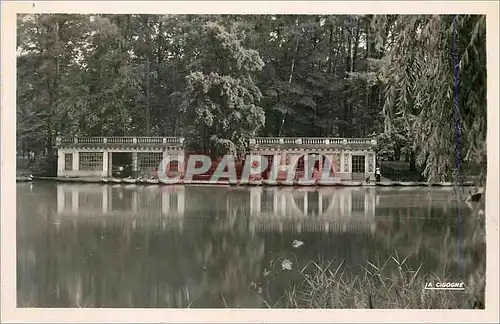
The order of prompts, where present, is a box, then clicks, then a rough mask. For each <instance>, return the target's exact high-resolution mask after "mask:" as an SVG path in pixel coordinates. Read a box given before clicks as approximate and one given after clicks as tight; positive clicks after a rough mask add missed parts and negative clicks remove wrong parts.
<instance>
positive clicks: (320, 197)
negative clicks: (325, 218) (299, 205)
mask: <svg viewBox="0 0 500 324" xmlns="http://www.w3.org/2000/svg"><path fill="white" fill-rule="evenodd" d="M322 214H323V194H322V193H321V192H318V215H322Z"/></svg>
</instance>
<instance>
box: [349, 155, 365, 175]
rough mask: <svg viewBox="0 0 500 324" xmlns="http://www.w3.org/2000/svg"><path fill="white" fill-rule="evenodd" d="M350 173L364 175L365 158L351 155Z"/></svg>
mask: <svg viewBox="0 0 500 324" xmlns="http://www.w3.org/2000/svg"><path fill="white" fill-rule="evenodd" d="M352 172H353V173H365V156H364V155H353V156H352Z"/></svg>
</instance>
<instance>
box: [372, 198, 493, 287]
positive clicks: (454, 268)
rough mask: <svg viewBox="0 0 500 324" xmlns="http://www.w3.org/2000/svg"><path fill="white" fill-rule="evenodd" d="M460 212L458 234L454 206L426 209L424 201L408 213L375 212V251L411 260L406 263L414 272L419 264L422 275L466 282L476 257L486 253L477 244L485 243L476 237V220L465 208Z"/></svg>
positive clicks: (475, 262) (480, 237)
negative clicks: (461, 219) (395, 254)
mask: <svg viewBox="0 0 500 324" xmlns="http://www.w3.org/2000/svg"><path fill="white" fill-rule="evenodd" d="M460 208H461V213H462V218H463V223H462V225H461V227H462V228H463V230H462V233H461V234H460V233H459V227H460V226H459V225H458V222H457V214H458V206H457V205H456V203H449V204H447V205H443V206H426V202H425V201H423V202H422V206H421V207H420V208H411V209H408V210H405V209H393V208H378V209H377V215H378V218H377V231H376V232H375V242H376V243H375V244H376V249H377V250H379V251H387V252H388V253H391V250H392V252H397V253H398V254H399V256H402V258H405V257H406V256H410V258H409V259H408V260H409V262H412V263H413V267H414V268H417V267H418V266H419V265H420V264H422V269H421V270H422V271H421V273H425V272H431V271H432V272H434V273H435V274H437V275H439V276H441V277H442V278H446V277H451V278H457V277H458V278H460V279H462V280H466V279H467V277H468V274H470V273H472V272H473V271H474V268H475V265H477V264H478V262H479V260H480V257H479V256H481V255H485V253H486V250H485V247H484V246H481V245H480V244H476V243H477V242H478V240H482V239H484V236H481V235H477V232H476V229H477V228H478V223H477V218H476V217H473V215H472V212H471V210H470V209H468V207H467V206H465V205H462V206H460ZM474 233H476V234H474ZM474 235H476V236H474ZM459 245H460V246H461V252H460V253H461V257H459V251H460V249H459ZM385 257H386V256H383V257H381V259H385ZM460 259H461V261H462V263H461V264H459V263H460V262H459V261H460Z"/></svg>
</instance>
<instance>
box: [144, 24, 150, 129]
mask: <svg viewBox="0 0 500 324" xmlns="http://www.w3.org/2000/svg"><path fill="white" fill-rule="evenodd" d="M145 17H146V19H145V23H146V44H147V53H146V114H145V115H146V136H150V132H151V107H150V97H151V85H150V83H151V73H150V70H151V57H150V56H151V33H150V30H149V17H148V16H147V15H146V16H145Z"/></svg>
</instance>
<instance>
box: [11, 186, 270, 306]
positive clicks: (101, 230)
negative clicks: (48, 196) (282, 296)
mask: <svg viewBox="0 0 500 324" xmlns="http://www.w3.org/2000/svg"><path fill="white" fill-rule="evenodd" d="M191 197H193V199H194V201H201V200H203V197H201V198H200V197H197V195H196V192H192V193H191ZM223 198H224V195H223V194H222V195H219V193H217V192H215V194H214V195H211V196H210V202H209V203H208V202H203V203H205V204H206V205H205V206H213V205H214V204H219V206H220V203H221V202H222V200H225V199H223ZM235 199H237V198H235ZM48 201H51V200H48ZM236 203H237V202H236ZM46 204H47V201H44V202H43V204H41V205H46ZM233 205H234V204H233ZM224 207H227V206H224ZM229 207H230V208H231V210H232V211H234V212H232V213H229V214H228V213H226V214H225V215H223V214H222V213H218V217H219V219H214V218H210V217H206V218H205V216H206V214H208V213H203V214H201V215H200V214H198V215H194V214H190V215H186V219H185V220H184V230H183V231H182V233H180V232H178V231H176V230H175V229H168V227H167V230H162V229H161V225H160V224H161V221H160V220H158V219H153V218H150V219H148V220H146V221H145V220H138V221H137V222H140V221H142V222H146V223H145V224H143V225H141V226H139V225H138V226H136V228H135V230H134V229H133V228H132V227H131V223H132V222H131V221H130V220H126V219H124V220H123V222H114V223H108V225H107V226H106V227H103V226H102V224H101V223H100V222H99V221H96V220H89V221H87V222H86V221H84V220H81V219H80V220H78V224H77V226H76V227H74V226H73V221H72V220H71V219H68V218H64V219H62V220H61V224H60V225H59V227H57V226H56V225H54V224H52V223H53V221H47V222H45V220H44V223H43V226H45V228H42V227H41V226H42V225H38V226H40V228H39V229H38V231H36V232H35V231H34V233H33V234H32V235H31V236H30V237H26V238H25V239H24V242H25V245H20V246H21V247H22V248H23V253H24V254H25V255H26V254H27V252H26V251H28V250H29V249H32V250H33V251H34V252H32V253H34V254H35V255H36V256H37V260H36V262H34V264H32V269H31V271H32V273H35V274H37V277H36V278H34V279H33V278H28V275H27V274H26V273H21V280H20V283H21V286H22V289H24V290H25V291H33V288H35V289H36V290H37V291H38V292H39V293H38V295H37V296H36V298H31V299H29V298H28V297H29V296H26V295H24V297H20V298H22V299H23V301H24V302H25V303H29V305H30V306H61V307H64V306H66V307H67V306H70V307H78V306H82V307H130V306H134V307H151V306H153V307H186V306H188V304H189V303H190V302H193V303H192V305H191V306H192V307H216V306H221V307H224V305H225V304H224V301H223V299H222V296H223V297H224V299H225V301H226V302H227V304H228V306H238V305H247V306H248V305H249V304H251V305H253V306H254V305H256V304H257V303H258V300H257V299H256V298H258V297H257V296H256V295H255V293H254V292H253V291H252V290H251V289H250V287H249V283H250V282H252V281H253V280H254V278H253V277H257V276H258V275H259V273H260V263H261V258H262V255H263V253H264V250H263V242H262V241H261V240H258V239H255V238H253V237H251V236H250V235H249V234H244V233H246V232H245V231H241V230H237V229H236V228H237V227H238V226H241V223H242V222H244V221H245V218H244V217H242V211H241V210H238V209H235V208H234V207H231V199H230V204H229ZM193 212H194V213H196V212H198V211H196V210H195V211H193ZM52 213H54V210H53V209H52ZM189 213H190V212H189V210H188V211H187V214H189ZM47 214H50V213H47ZM190 216H196V217H190ZM223 216H224V217H223ZM95 217H96V218H102V216H99V215H96V216H95ZM110 224H111V225H110ZM22 226H24V227H25V228H27V227H26V225H22ZM247 232H248V231H247ZM21 234H23V233H22V232H21ZM20 263H21V264H26V262H25V261H22V262H20ZM28 282H32V284H33V285H34V286H35V287H27V286H26V284H27V283H28ZM245 291H247V293H246V294H245V293H244V292H245ZM21 296H23V295H22V294H21Z"/></svg>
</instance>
